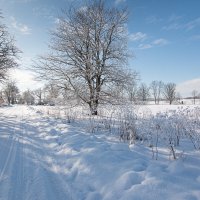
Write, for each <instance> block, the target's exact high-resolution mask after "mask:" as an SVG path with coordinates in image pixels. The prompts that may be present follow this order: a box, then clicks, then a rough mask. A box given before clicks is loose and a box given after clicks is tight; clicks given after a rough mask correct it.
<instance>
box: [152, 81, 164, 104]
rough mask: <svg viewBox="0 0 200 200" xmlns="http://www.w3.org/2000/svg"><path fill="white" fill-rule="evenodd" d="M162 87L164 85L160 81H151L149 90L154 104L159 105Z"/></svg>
mask: <svg viewBox="0 0 200 200" xmlns="http://www.w3.org/2000/svg"><path fill="white" fill-rule="evenodd" d="M163 85H164V83H163V82H162V81H152V82H151V85H150V89H151V92H152V95H153V98H154V102H155V104H159V102H160V97H161V94H162V90H163Z"/></svg>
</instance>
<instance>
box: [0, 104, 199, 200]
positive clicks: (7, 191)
mask: <svg viewBox="0 0 200 200" xmlns="http://www.w3.org/2000/svg"><path fill="white" fill-rule="evenodd" d="M166 157H168V156H166ZM199 166H200V154H199V152H194V153H191V155H188V157H187V158H186V159H185V160H184V161H183V160H178V161H169V160H167V159H165V157H160V160H158V161H155V160H152V159H151V151H150V150H149V149H148V148H145V147H143V146H134V147H132V148H131V150H130V149H129V147H128V145H127V144H125V143H120V142H119V141H118V140H115V139H114V138H112V137H110V138H109V137H106V138H105V137H104V135H101V134H97V135H92V134H88V133H85V132H84V131H83V129H82V128H81V127H80V125H76V124H67V123H65V122H64V121H62V120H55V119H53V118H47V117H44V116H43V115H42V114H41V113H40V112H37V110H36V109H34V108H33V107H26V106H18V107H8V108H1V109H0V200H64V199H65V200H101V199H104V200H112V199H121V200H124V199H126V200H129V199H130V200H132V199H134V200H140V199H146V200H154V199H181V200H182V199H185V200H190V199H195V200H198V199H200V167H199Z"/></svg>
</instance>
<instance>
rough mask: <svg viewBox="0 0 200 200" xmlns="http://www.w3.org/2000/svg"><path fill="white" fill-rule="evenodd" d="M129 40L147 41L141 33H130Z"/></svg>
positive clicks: (145, 36) (145, 35) (144, 34)
mask: <svg viewBox="0 0 200 200" xmlns="http://www.w3.org/2000/svg"><path fill="white" fill-rule="evenodd" d="M129 38H130V40H131V41H144V40H146V39H147V34H146V33H142V32H137V33H132V34H130V35H129Z"/></svg>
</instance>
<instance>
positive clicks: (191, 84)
mask: <svg viewBox="0 0 200 200" xmlns="http://www.w3.org/2000/svg"><path fill="white" fill-rule="evenodd" d="M199 85H200V78H197V79H192V80H188V81H185V82H183V83H179V84H178V85H177V87H176V89H177V91H178V92H180V94H181V95H182V96H184V97H187V96H191V93H192V91H193V90H197V91H198V92H200V89H199Z"/></svg>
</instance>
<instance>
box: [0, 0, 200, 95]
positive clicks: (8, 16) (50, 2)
mask: <svg viewBox="0 0 200 200" xmlns="http://www.w3.org/2000/svg"><path fill="white" fill-rule="evenodd" d="M81 2H82V1H80V0H75V1H72V0H0V7H1V10H2V12H3V15H4V17H5V19H4V21H5V23H6V24H7V26H8V27H9V30H10V32H11V33H12V34H13V35H14V36H15V39H16V43H17V45H18V47H19V48H20V49H21V50H22V51H23V54H22V55H21V60H22V61H21V63H22V66H23V67H24V68H25V67H26V66H29V65H31V60H32V59H34V58H35V57H36V56H37V55H38V54H41V53H45V52H47V44H48V41H49V30H50V29H53V28H54V27H55V26H56V19H57V17H58V15H59V13H60V10H61V8H67V7H69V6H70V5H71V4H72V3H73V4H74V3H75V4H77V5H79V4H80V5H81ZM106 2H109V5H111V6H117V7H119V8H120V7H124V6H127V7H128V9H129V12H130V15H129V22H128V32H129V47H130V49H131V50H133V52H134V56H135V58H134V59H132V60H130V66H131V67H133V68H134V69H135V70H137V71H138V72H139V73H140V77H141V81H142V82H145V83H147V84H149V83H150V82H151V81H152V80H162V81H164V82H174V83H176V84H177V85H178V87H177V88H178V90H179V91H180V92H181V94H182V95H183V96H185V95H189V93H191V91H192V90H193V89H197V90H199V92H200V55H199V50H200V12H199V9H200V1H199V0H109V1H108V0H107V1H106ZM13 74H14V75H13V76H15V77H14V78H16V79H17V80H18V81H19V84H20V87H22V88H29V87H30V88H31V87H32V85H35V87H36V86H38V87H39V85H40V84H38V83H37V82H34V84H33V81H32V82H31V80H32V79H33V75H32V74H31V73H30V72H27V71H25V70H18V71H15V72H14V73H13ZM25 76H27V77H26V80H24V79H25V78H24V77H25Z"/></svg>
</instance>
